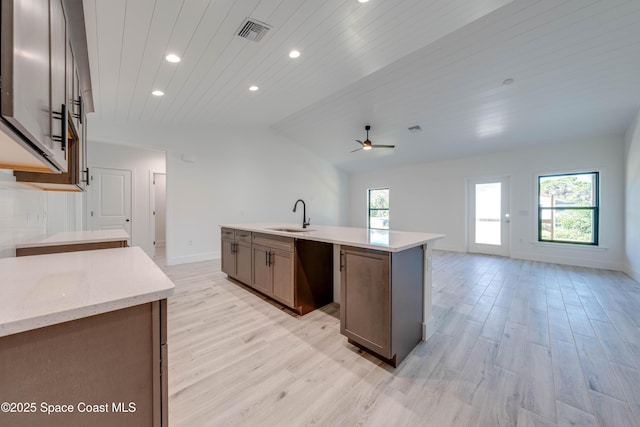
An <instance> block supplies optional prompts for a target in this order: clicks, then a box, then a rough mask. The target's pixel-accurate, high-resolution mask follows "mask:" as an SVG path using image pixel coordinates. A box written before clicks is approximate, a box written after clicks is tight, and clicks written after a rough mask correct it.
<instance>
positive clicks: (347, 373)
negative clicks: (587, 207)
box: [160, 251, 640, 427]
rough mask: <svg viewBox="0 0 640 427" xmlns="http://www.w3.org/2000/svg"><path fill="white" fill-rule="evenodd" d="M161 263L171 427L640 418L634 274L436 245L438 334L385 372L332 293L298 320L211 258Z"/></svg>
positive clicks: (628, 422) (622, 422)
mask: <svg viewBox="0 0 640 427" xmlns="http://www.w3.org/2000/svg"><path fill="white" fill-rule="evenodd" d="M160 264H161V263H160ZM163 269H164V270H165V272H166V273H167V274H168V275H169V276H170V277H171V278H172V279H173V281H174V282H175V284H176V293H175V296H173V297H172V298H171V299H170V300H169V315H168V325H169V326H168V328H169V336H168V343H169V344H168V345H169V395H170V396H169V421H170V425H171V426H172V427H181V426H189V427H192V426H221V425H241V426H305V425H317V426H355V425H364V426H450V425H455V426H474V425H477V426H515V425H518V426H555V425H558V426H568V425H575V426H598V425H600V426H624V427H629V426H638V425H640V285H639V284H638V283H637V282H634V281H632V280H631V279H629V278H628V277H626V276H625V275H623V274H621V273H617V272H611V271H603V270H596V269H586V268H576V267H567V266H560V265H554V264H545V263H537V262H527V261H518V260H511V259H505V258H499V257H491V256H481V255H468V254H459V253H452V252H438V251H436V252H435V253H434V292H433V295H434V298H433V300H434V315H435V318H436V319H437V332H436V333H435V335H434V336H433V337H432V338H431V339H429V341H428V342H423V343H421V344H420V345H418V347H416V348H415V349H414V351H413V352H412V353H411V354H410V355H409V357H408V358H407V359H406V360H405V361H404V362H403V363H402V364H401V365H400V366H399V367H398V368H397V369H393V368H391V367H389V366H388V365H385V364H383V363H381V362H379V361H377V360H376V359H374V358H372V357H371V356H369V355H366V354H363V353H361V352H359V351H358V350H357V349H356V348H355V347H353V346H351V345H349V344H348V343H347V340H346V338H345V337H343V336H342V335H340V333H339V330H340V323H339V318H338V316H339V309H338V306H337V305H335V304H332V305H329V306H327V307H324V308H323V309H321V310H317V311H315V312H312V313H310V314H308V315H306V316H303V317H298V316H295V315H292V314H291V313H289V312H287V311H286V310H283V309H282V307H281V306H278V305H276V304H274V303H269V302H267V301H265V300H263V299H262V298H261V297H260V296H258V295H257V294H254V293H252V292H250V291H248V290H247V289H246V288H244V287H241V286H240V285H238V284H235V283H233V282H231V281H229V280H227V279H226V276H225V275H224V274H223V273H221V272H220V264H219V262H216V261H212V262H202V263H195V264H187V265H180V266H173V267H164V266H163Z"/></svg>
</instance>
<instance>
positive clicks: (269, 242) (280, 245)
mask: <svg viewBox="0 0 640 427" xmlns="http://www.w3.org/2000/svg"><path fill="white" fill-rule="evenodd" d="M253 243H254V244H256V245H264V246H269V247H271V248H274V249H281V250H283V251H289V252H293V237H284V236H274V235H271V234H260V233H253Z"/></svg>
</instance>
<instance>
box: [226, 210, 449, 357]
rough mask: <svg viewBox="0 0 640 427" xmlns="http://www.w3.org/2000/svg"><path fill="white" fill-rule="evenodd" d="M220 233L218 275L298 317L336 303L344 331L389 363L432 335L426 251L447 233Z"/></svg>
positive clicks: (268, 228)
mask: <svg viewBox="0 0 640 427" xmlns="http://www.w3.org/2000/svg"><path fill="white" fill-rule="evenodd" d="M221 227H222V229H221V233H222V270H223V271H224V272H226V273H227V274H228V275H229V276H230V277H231V278H233V279H235V280H237V281H240V282H242V283H243V284H245V285H248V286H250V287H252V288H253V289H255V290H257V291H258V292H261V293H263V294H265V295H267V296H269V297H271V298H273V299H275V300H277V301H279V302H281V303H283V304H285V305H287V306H289V307H291V308H293V309H294V310H295V311H297V312H298V313H299V314H304V313H306V312H308V311H311V310H312V309H315V308H318V307H320V306H322V305H324V304H327V303H328V302H331V300H334V301H336V302H339V303H340V326H341V333H342V334H344V335H345V336H347V338H348V339H349V342H351V343H352V344H354V345H356V346H358V347H360V348H362V349H363V350H366V351H368V352H371V353H373V354H375V355H376V356H377V357H379V358H381V359H383V360H385V361H386V362H388V363H390V364H391V365H393V366H396V365H397V364H399V363H400V362H401V361H402V360H403V359H404V358H405V357H406V356H407V355H408V353H409V352H410V351H411V350H412V349H413V347H415V345H416V344H417V343H418V342H419V341H420V339H422V340H427V339H428V338H429V337H430V336H431V335H432V334H433V330H434V327H433V319H432V314H431V280H432V274H431V269H432V267H431V252H432V249H433V245H434V242H435V241H436V240H438V239H441V238H443V237H444V235H442V234H432V233H421V232H405V231H389V230H373V229H362V228H351V227H334V226H322V225H311V226H309V227H308V228H302V227H300V226H299V225H291V224H279V223H258V224H255V223H254V224H225V225H221ZM300 295H302V296H303V298H302V300H301V299H300V298H298V297H299V296H300ZM338 295H339V298H338ZM304 304H306V305H304ZM301 307H306V308H304V309H301Z"/></svg>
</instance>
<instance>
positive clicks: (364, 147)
mask: <svg viewBox="0 0 640 427" xmlns="http://www.w3.org/2000/svg"><path fill="white" fill-rule="evenodd" d="M364 130H366V131H367V139H365V140H364V141H360V140H359V139H356V142H357V143H358V144H360V148H356V149H355V150H351V152H352V153H355V152H356V151H360V150H364V151H369V150H371V149H372V148H395V147H396V146H395V145H373V144H372V143H371V141H370V140H369V131H370V130H371V126H369V125H366V126H365V127H364Z"/></svg>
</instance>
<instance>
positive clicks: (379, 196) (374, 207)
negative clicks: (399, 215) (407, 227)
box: [368, 188, 389, 230]
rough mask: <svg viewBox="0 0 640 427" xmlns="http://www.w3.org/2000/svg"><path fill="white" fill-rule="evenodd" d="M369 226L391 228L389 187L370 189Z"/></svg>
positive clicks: (383, 228)
mask: <svg viewBox="0 0 640 427" xmlns="http://www.w3.org/2000/svg"><path fill="white" fill-rule="evenodd" d="M368 199H369V202H368V211H369V224H368V225H369V228H377V229H382V230H388V229H389V189H388V188H376V189H373V190H369V198H368Z"/></svg>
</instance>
